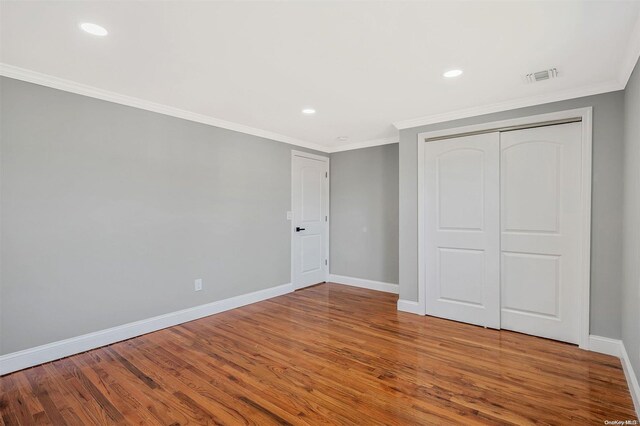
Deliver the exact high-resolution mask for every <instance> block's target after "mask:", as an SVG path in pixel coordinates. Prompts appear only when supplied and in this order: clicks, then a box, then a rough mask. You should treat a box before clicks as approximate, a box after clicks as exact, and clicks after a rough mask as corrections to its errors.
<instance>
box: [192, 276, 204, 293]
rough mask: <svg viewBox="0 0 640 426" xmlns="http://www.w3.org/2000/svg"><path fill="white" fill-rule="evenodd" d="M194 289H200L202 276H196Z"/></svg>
mask: <svg viewBox="0 0 640 426" xmlns="http://www.w3.org/2000/svg"><path fill="white" fill-rule="evenodd" d="M193 284H194V287H195V288H194V291H200V290H202V278H198V279H197V280H195V281H194V283H193Z"/></svg>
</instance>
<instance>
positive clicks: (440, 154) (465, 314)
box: [424, 133, 500, 328]
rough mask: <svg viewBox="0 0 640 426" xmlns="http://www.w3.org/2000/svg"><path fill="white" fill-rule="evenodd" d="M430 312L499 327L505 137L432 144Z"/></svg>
mask: <svg viewBox="0 0 640 426" xmlns="http://www.w3.org/2000/svg"><path fill="white" fill-rule="evenodd" d="M424 155H425V158H424V160H425V175H424V182H425V186H424V191H425V192H424V200H425V210H424V212H425V218H424V219H425V222H424V223H425V239H424V240H425V242H424V244H425V246H424V255H425V257H426V258H425V265H426V271H425V278H426V286H427V288H426V295H427V314H428V315H434V316H438V317H443V318H449V319H453V320H457V321H463V322H467V323H472V324H477V325H482V326H486V327H493V328H499V327H500V299H499V298H500V287H499V285H500V277H499V273H500V268H499V264H500V260H499V252H500V247H499V242H500V241H499V235H500V228H499V221H500V215H499V205H500V202H499V193H500V189H499V185H500V182H499V170H500V167H499V134H498V133H490V134H482V135H475V136H468V137H460V138H453V139H446V140H441V141H434V142H427V143H426V145H425V150H424Z"/></svg>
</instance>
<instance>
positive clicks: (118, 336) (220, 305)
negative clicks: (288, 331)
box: [0, 284, 293, 375]
mask: <svg viewBox="0 0 640 426" xmlns="http://www.w3.org/2000/svg"><path fill="white" fill-rule="evenodd" d="M292 291H293V286H292V285H291V284H283V285H279V286H276V287H271V288H267V289H265V290H258V291H255V292H253V293H248V294H242V295H240V296H235V297H230V298H228V299H224V300H218V301H216V302H212V303H207V304H205V305H200V306H195V307H193V308H187V309H183V310H180V311H176V312H171V313H168V314H164V315H159V316H156V317H152V318H148V319H144V320H140V321H135V322H131V323H128V324H124V325H120V326H117V327H112V328H108V329H106V330H101V331H96V332H94V333H89V334H83V335H82V336H77V337H72V338H70V339H65V340H60V341H57V342H53V343H48V344H46V345H42V346H37V347H35V348H30V349H25V350H22V351H19V352H13V353H10V354H7V355H2V356H0V375H3V374H7V373H11V372H12V371H18V370H22V369H24V368H28V367H32V366H34V365H38V364H43V363H45V362H50V361H54V360H56V359H60V358H64V357H67V356H70V355H74V354H77V353H81V352H85V351H88V350H90V349H95V348H99V347H101V346H105V345H110V344H112V343H116V342H119V341H122V340H126V339H130V338H132V337H137V336H141V335H143V334H147V333H150V332H152V331H157V330H161V329H163V328H167V327H172V326H174V325H178V324H182V323H185V322H188V321H193V320H196V319H198V318H203V317H206V316H209V315H213V314H217V313H220V312H224V311H228V310H230V309H235V308H239V307H241V306H245V305H249V304H251V303H256V302H260V301H262V300H266V299H271V298H272V297H277V296H281V295H283V294H287V293H290V292H292Z"/></svg>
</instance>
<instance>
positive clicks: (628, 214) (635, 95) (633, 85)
mask: <svg viewBox="0 0 640 426" xmlns="http://www.w3.org/2000/svg"><path fill="white" fill-rule="evenodd" d="M624 106H625V111H624V113H625V114H624V115H625V127H624V128H625V137H624V222H623V223H624V228H623V229H624V239H623V244H624V257H623V288H622V300H623V304H622V340H623V342H624V346H625V348H626V350H627V353H628V354H629V359H630V360H631V364H632V365H633V370H634V372H635V373H636V375H640V314H639V311H638V307H639V306H640V64H636V68H635V70H634V72H633V74H632V75H631V79H630V80H629V82H628V83H627V88H626V90H625V97H624Z"/></svg>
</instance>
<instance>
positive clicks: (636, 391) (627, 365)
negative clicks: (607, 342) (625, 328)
mask: <svg viewBox="0 0 640 426" xmlns="http://www.w3.org/2000/svg"><path fill="white" fill-rule="evenodd" d="M620 351H621V353H620V360H621V361H622V369H623V370H624V375H625V377H626V378H627V384H628V385H629V392H631V399H633V406H634V407H635V409H636V416H637V417H638V418H640V386H639V385H638V378H637V376H636V373H635V372H634V371H633V366H632V365H631V360H630V359H629V354H627V349H626V348H625V347H624V343H621V345H620Z"/></svg>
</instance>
